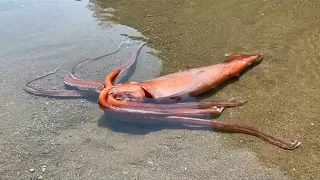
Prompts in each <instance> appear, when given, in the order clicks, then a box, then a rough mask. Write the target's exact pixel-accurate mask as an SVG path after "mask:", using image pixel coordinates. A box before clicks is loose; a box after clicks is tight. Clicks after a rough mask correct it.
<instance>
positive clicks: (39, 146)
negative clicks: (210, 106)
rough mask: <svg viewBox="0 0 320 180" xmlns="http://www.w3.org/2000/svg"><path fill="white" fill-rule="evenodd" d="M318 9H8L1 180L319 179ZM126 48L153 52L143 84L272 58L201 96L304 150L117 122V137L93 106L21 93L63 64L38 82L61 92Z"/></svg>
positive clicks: (144, 64)
mask: <svg viewBox="0 0 320 180" xmlns="http://www.w3.org/2000/svg"><path fill="white" fill-rule="evenodd" d="M319 8H320V3H319V2H318V1H315V0H313V1H307V0H297V1H280V0H264V1H254V0H246V1H241V2H240V1H239V2H234V1H222V0H210V1H205V0H177V1H166V0H164V1H147V0H131V1H125V0H117V1H112V0H89V2H88V1H62V0H57V1H50V0H48V1H42V0H16V1H6V0H0V26H1V27H0V46H1V48H0V62H1V63H0V72H1V73H0V91H1V94H0V109H1V111H0V135H1V136H0V179H2V178H4V179H6V178H7V179H16V178H17V179H26V178H36V177H39V175H41V176H43V177H44V178H45V179H46V178H49V179H50V178H51V179H79V178H83V179H99V178H101V177H110V179H130V178H131V179H137V178H142V177H144V178H146V179H178V178H180V179H210V178H213V177H215V178H216V179H228V178H229V179H241V178H243V179H248V178H249V179H250V178H251V179H285V178H286V177H285V175H288V178H289V179H320V168H319V167H320V164H319V162H320V145H319V143H320V140H319V139H320V137H319V128H320V120H319V119H320V109H319V103H320V101H319V99H320V93H319V92H320V51H319V50H320V41H319V40H320V11H319ZM128 40H130V41H135V40H136V41H140V40H142V41H147V42H148V43H149V44H148V47H149V48H146V49H144V50H143V52H142V53H141V57H140V58H139V62H138V65H137V69H136V70H135V72H134V73H133V76H132V78H130V79H129V80H136V81H143V80H147V79H150V78H153V77H156V76H158V75H160V73H161V74H168V73H171V72H176V71H179V70H181V69H184V68H185V67H199V66H205V65H211V64H216V63H220V62H222V61H223V60H224V55H225V54H230V53H233V52H245V53H263V54H264V55H265V58H264V60H263V61H262V62H261V63H260V64H258V65H256V66H254V67H253V68H251V69H250V70H248V71H246V72H245V73H243V74H242V75H241V77H240V78H239V79H237V80H233V81H231V82H232V83H227V84H225V85H223V86H222V87H221V88H218V89H216V90H213V91H212V92H209V93H206V94H204V95H203V96H201V97H200V99H201V100H210V99H227V100H229V99H230V98H237V99H242V100H248V103H246V104H245V105H243V106H241V107H238V108H231V109H226V110H225V111H224V112H223V113H222V115H221V116H220V117H219V118H218V119H217V120H218V121H229V122H243V123H247V124H251V125H253V126H255V127H258V128H260V129H262V130H265V131H267V132H270V133H272V134H274V135H276V136H279V137H282V138H284V139H297V140H299V141H301V142H302V145H301V147H299V148H298V149H296V150H293V151H286V150H282V149H280V148H278V147H275V146H272V145H270V144H268V143H265V142H264V141H262V140H260V139H258V138H255V137H251V136H247V135H242V134H228V133H213V132H211V131H196V130H194V131H192V130H190V131H189V130H188V129H178V128H177V129H175V128H172V130H171V129H170V128H167V129H166V128H165V129H162V128H159V129H160V130H159V129H156V130H153V129H151V130H150V129H148V128H146V129H148V130H150V132H147V133H143V132H142V134H143V135H140V134H136V135H132V134H130V133H122V132H121V131H123V129H129V130H132V131H143V129H140V127H137V126H133V127H131V125H130V124H125V123H123V124H121V123H120V126H119V124H116V126H117V128H118V129H119V131H120V133H119V132H117V131H116V130H114V131H109V130H108V129H107V128H105V127H103V126H104V125H102V124H99V118H100V116H103V111H102V110H100V109H99V108H98V106H97V104H96V102H86V101H84V100H74V99H62V100H61V99H60V100H56V99H51V98H39V97H35V96H32V95H28V94H26V93H25V92H23V91H22V84H23V83H24V82H25V81H26V80H27V79H30V78H33V77H36V76H37V75H41V74H44V73H46V72H48V71H51V70H53V69H55V68H56V67H58V66H62V67H61V71H59V72H57V73H56V74H55V75H53V76H50V77H49V78H46V79H43V80H41V81H39V82H37V83H35V84H37V86H40V87H45V88H51V89H52V88H53V89H63V88H64V87H63V77H64V75H65V74H66V73H67V72H68V71H69V70H70V68H71V67H72V66H73V65H74V64H75V63H76V62H79V61H80V60H83V59H86V58H92V57H97V56H100V55H102V54H104V53H106V52H108V51H110V50H112V49H114V48H117V46H118V45H119V44H120V43H121V42H123V41H128ZM151 47H152V48H154V49H151ZM155 49H156V50H158V52H156V50H155ZM132 50H133V46H132V44H131V45H130V44H128V45H126V46H124V48H123V49H121V50H120V51H119V53H117V54H115V55H112V56H111V57H108V58H107V59H106V60H102V61H98V62H95V63H92V64H90V66H88V67H86V68H83V69H82V70H81V72H80V73H78V74H77V75H78V76H79V77H80V78H90V79H95V80H101V79H104V77H105V76H106V74H107V73H108V72H110V71H112V70H114V69H115V68H117V67H119V66H120V65H121V64H123V63H124V62H126V61H127V60H128V59H129V57H130V56H131V53H132ZM151 51H152V52H151ZM147 52H149V53H147ZM154 53H156V54H157V53H159V54H160V56H161V59H162V61H161V60H160V59H159V58H157V57H156V56H154V55H152V54H154ZM107 126H108V125H107ZM108 128H109V127H108ZM191 129H192V128H191ZM158 130H159V131H158ZM221 137H222V138H221ZM252 151H253V152H254V153H252ZM256 155H257V157H258V158H256ZM260 162H262V163H260ZM43 166H46V168H47V170H45V171H43V172H42V169H43ZM33 168H34V169H35V172H31V171H30V169H33ZM248 176H250V177H248Z"/></svg>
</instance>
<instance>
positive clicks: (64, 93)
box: [23, 67, 99, 98]
mask: <svg viewBox="0 0 320 180" xmlns="http://www.w3.org/2000/svg"><path fill="white" fill-rule="evenodd" d="M58 69H60V67H58V68H56V69H55V70H53V71H51V72H48V73H47V74H44V75H42V76H39V77H37V78H34V79H31V80H29V81H28V82H27V83H25V84H24V85H23V90H25V91H26V92H28V93H31V94H35V95H39V96H48V97H74V98H80V97H85V96H89V95H90V94H91V93H93V92H94V91H92V90H91V91H76V90H48V89H41V88H37V87H33V86H31V85H30V83H32V82H34V81H36V80H39V79H42V78H44V77H47V76H49V75H51V74H54V73H55V72H57V70H58ZM96 93H99V92H98V91H97V92H96Z"/></svg>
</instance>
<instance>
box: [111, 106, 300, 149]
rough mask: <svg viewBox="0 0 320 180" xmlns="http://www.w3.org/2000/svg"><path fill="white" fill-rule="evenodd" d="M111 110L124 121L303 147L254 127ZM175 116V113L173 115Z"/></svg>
mask: <svg viewBox="0 0 320 180" xmlns="http://www.w3.org/2000/svg"><path fill="white" fill-rule="evenodd" d="M109 109H110V110H111V111H112V112H113V113H117V115H120V116H121V115H122V116H126V117H127V118H126V119H122V120H124V121H131V122H139V123H156V124H179V125H189V126H201V127H212V128H214V129H216V130H219V131H228V132H235V133H243V134H248V135H252V136H256V137H259V138H261V139H262V140H264V141H266V142H268V143H270V144H273V145H276V146H278V147H280V148H283V149H286V150H293V149H295V148H297V147H299V146H300V145H301V142H299V141H297V140H293V141H285V140H282V139H280V138H277V137H275V136H273V135H270V134H268V133H266V132H264V131H261V130H258V129H257V128H254V127H252V126H248V125H244V124H238V123H224V122H216V121H212V120H206V119H200V118H192V117H183V116H176V115H168V114H170V113H162V112H156V111H146V110H141V109H134V108H132V109H130V108H119V107H115V106H112V105H110V106H109ZM171 114H174V113H171Z"/></svg>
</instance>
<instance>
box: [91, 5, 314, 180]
mask: <svg viewBox="0 0 320 180" xmlns="http://www.w3.org/2000/svg"><path fill="white" fill-rule="evenodd" d="M91 2H92V3H93V4H95V5H96V6H97V8H95V9H94V10H93V11H94V14H95V15H96V17H97V18H99V19H100V20H101V22H103V21H106V20H107V21H108V20H111V19H112V20H116V21H118V22H120V23H122V24H125V25H129V26H131V27H134V28H136V29H138V30H139V31H141V32H143V34H144V35H145V36H146V37H147V38H148V41H149V43H150V44H151V45H152V46H154V47H156V48H157V49H159V50H160V51H161V55H162V57H163V59H164V66H163V68H164V69H163V71H162V73H163V74H167V73H170V72H176V71H177V70H179V69H183V68H184V67H185V66H187V65H188V66H191V67H199V66H203V65H210V64H214V63H219V62H222V61H223V56H224V54H226V53H232V52H249V53H263V54H264V55H265V58H264V60H263V62H262V63H260V64H259V65H257V66H255V67H253V68H252V69H251V70H249V71H247V72H245V73H244V74H243V75H242V76H241V77H240V78H239V80H238V81H235V82H234V83H232V84H228V85H227V86H225V87H224V88H223V89H219V91H214V93H208V94H206V95H204V96H203V98H206V99H211V98H212V99H214V98H220V99H228V98H231V97H234V98H239V99H246V100H248V103H247V104H245V105H244V106H242V107H240V108H234V109H228V110H227V111H225V112H224V113H223V115H222V116H221V117H220V118H219V120H221V121H234V122H245V123H250V124H253V125H254V126H257V127H259V128H261V129H264V130H266V131H268V132H271V133H272V134H276V135H277V136H280V137H283V138H286V139H297V140H300V141H301V142H302V146H301V147H299V148H298V149H296V150H294V151H285V150H282V149H277V148H275V147H273V146H270V145H268V144H266V143H264V142H262V141H260V140H258V139H255V138H251V137H247V136H245V135H243V136H242V135H238V134H237V135H230V136H228V139H229V143H231V144H234V146H235V147H250V148H251V149H252V150H254V151H255V152H256V153H257V154H258V155H259V157H260V158H261V160H263V161H264V162H266V163H268V164H271V165H274V166H276V167H280V169H282V170H284V171H285V172H286V173H287V174H288V175H289V176H290V177H291V178H293V179H319V178H320V169H319V167H320V166H319V162H320V146H319V143H320V140H319V128H320V108H319V103H320V102H319V98H320V93H319V92H320V11H319V8H320V4H319V2H318V1H306V0H299V1H277V0H265V1H250V0H248V1H241V2H240V1H239V2H237V3H236V2H231V1H199V0H197V1H195V0H188V1H182V0H179V1H135V0H133V1H129V2H128V1H121V0H120V1H111V0H97V1H91ZM109 8H112V9H115V11H114V12H112V14H113V15H115V16H114V17H111V16H108V17H106V16H103V15H102V16H99V14H104V12H105V11H104V10H106V9H109ZM115 17H117V18H115Z"/></svg>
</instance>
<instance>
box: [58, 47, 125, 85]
mask: <svg viewBox="0 0 320 180" xmlns="http://www.w3.org/2000/svg"><path fill="white" fill-rule="evenodd" d="M126 43H128V41H123V42H121V43H120V44H119V46H118V48H117V49H115V50H113V51H111V52H109V53H107V54H104V55H102V56H99V57H96V58H94V59H87V60H84V61H81V62H79V63H77V64H76V65H74V66H73V67H72V69H71V71H70V72H69V73H68V74H67V75H66V76H65V78H64V82H65V84H67V85H69V86H74V87H77V88H86V89H98V90H102V89H103V88H104V84H103V82H96V81H92V80H83V79H78V78H77V77H76V76H75V74H76V72H77V70H79V69H80V68H81V67H83V66H84V65H86V64H89V63H91V62H93V61H96V60H99V59H102V58H105V57H107V56H110V55H112V54H115V53H117V52H118V51H119V50H120V49H121V46H122V45H123V44H126Z"/></svg>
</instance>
